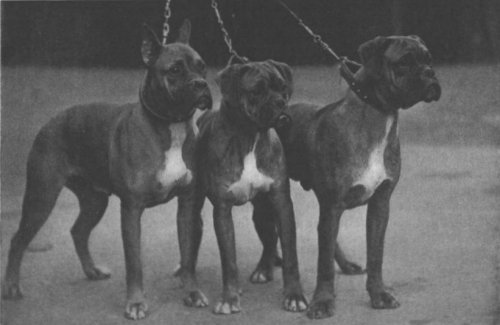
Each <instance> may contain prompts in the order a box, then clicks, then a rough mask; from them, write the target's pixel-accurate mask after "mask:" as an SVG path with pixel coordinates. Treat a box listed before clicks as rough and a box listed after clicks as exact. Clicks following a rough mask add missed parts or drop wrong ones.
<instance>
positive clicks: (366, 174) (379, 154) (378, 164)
mask: <svg viewBox="0 0 500 325" xmlns="http://www.w3.org/2000/svg"><path fill="white" fill-rule="evenodd" d="M393 123H394V117H392V116H390V117H389V118H388V119H387V122H386V125H385V134H384V137H383V138H382V140H381V141H380V142H379V143H378V144H376V145H375V147H374V148H373V150H372V152H371V153H370V156H369V159H368V165H367V166H366V168H365V169H364V170H362V171H361V173H360V174H359V176H358V178H356V179H355V181H354V184H353V185H354V186H356V185H363V186H364V187H365V189H366V192H365V197H364V199H368V198H369V197H371V196H372V194H373V192H375V190H376V189H377V187H378V186H379V185H380V184H381V183H382V182H383V181H385V180H386V179H388V176H387V172H386V169H385V164H384V152H385V149H386V147H387V140H388V137H389V132H390V131H391V127H392V124H393Z"/></svg>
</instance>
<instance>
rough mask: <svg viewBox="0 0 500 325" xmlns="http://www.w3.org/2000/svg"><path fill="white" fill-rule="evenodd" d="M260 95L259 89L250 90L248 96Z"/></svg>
mask: <svg viewBox="0 0 500 325" xmlns="http://www.w3.org/2000/svg"><path fill="white" fill-rule="evenodd" d="M261 93H262V90H261V89H260V87H257V88H253V89H252V90H250V94H251V95H253V96H256V97H257V96H259V95H260V94H261Z"/></svg>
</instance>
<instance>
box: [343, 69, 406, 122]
mask: <svg viewBox="0 0 500 325" xmlns="http://www.w3.org/2000/svg"><path fill="white" fill-rule="evenodd" d="M344 78H345V77H344ZM345 79H346V82H347V83H348V85H349V88H350V91H351V92H352V93H353V94H355V95H356V96H357V97H358V98H359V99H360V100H361V101H363V102H365V103H367V104H368V105H369V106H371V107H372V108H374V109H376V110H378V111H379V112H381V113H384V114H391V115H392V114H395V113H396V112H397V110H398V109H399V108H400V107H401V105H400V104H399V100H398V99H397V98H394V96H393V95H392V94H391V93H390V92H389V91H388V89H387V85H386V84H384V83H381V82H379V81H378V80H374V79H373V78H372V77H370V76H369V75H368V74H367V72H366V70H365V68H364V67H361V68H360V69H359V70H358V71H357V72H356V73H355V74H354V75H353V76H352V79H351V78H345Z"/></svg>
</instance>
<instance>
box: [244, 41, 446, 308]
mask: <svg viewBox="0 0 500 325" xmlns="http://www.w3.org/2000/svg"><path fill="white" fill-rule="evenodd" d="M359 55H360V57H361V61H362V64H363V66H362V68H361V69H360V70H359V71H358V72H357V73H356V74H355V76H354V78H353V79H352V80H350V81H349V80H348V81H349V84H350V88H351V89H350V90H349V91H348V93H347V95H346V96H345V98H344V99H342V100H340V101H339V102H336V103H333V104H330V105H327V106H325V107H322V108H319V107H318V106H315V105H310V104H296V105H292V106H291V107H290V108H289V110H288V114H289V115H290V117H291V123H289V124H288V126H287V127H285V128H280V129H278V133H279V136H280V139H281V141H282V144H283V147H284V149H285V156H286V160H287V167H288V172H289V175H290V177H291V178H292V179H295V180H298V181H300V182H301V184H302V186H303V187H304V189H306V190H310V189H312V190H313V191H314V193H315V195H316V197H317V199H318V202H319V208H320V216H319V224H318V244H319V254H318V273H317V283H316V290H315V292H314V296H313V299H312V301H311V303H310V305H309V309H308V312H307V314H308V316H309V317H310V318H325V317H330V316H332V315H333V309H334V266H333V257H334V254H336V253H338V252H337V250H336V238H337V233H338V227H339V221H340V217H341V215H342V213H343V212H344V210H346V209H352V208H355V207H357V206H360V205H364V204H368V210H367V220H366V227H367V229H366V233H367V273H368V278H367V283H366V288H367V290H368V293H369V295H370V299H371V305H372V307H373V308H396V307H398V306H399V303H398V301H397V300H396V299H395V298H394V297H393V296H392V295H391V294H390V293H389V292H388V291H387V290H386V288H385V286H384V282H383V280H382V259H383V249H384V237H385V230H386V226H387V222H388V218H389V200H390V197H391V194H392V191H393V190H394V187H395V186H396V184H397V182H398V179H399V175H400V166H401V157H400V149H399V148H400V147H399V140H398V110H399V109H400V108H402V109H407V108H409V107H411V106H413V105H415V104H416V103H418V102H420V101H424V102H431V101H435V100H438V99H439V97H440V95H441V87H440V85H439V83H438V80H437V79H436V77H435V74H434V70H433V69H432V66H431V55H430V53H429V50H428V49H427V48H426V46H425V45H424V43H423V42H422V40H421V39H420V38H418V37H417V36H408V37H404V36H393V37H377V38H375V39H374V40H371V41H368V42H366V43H364V44H362V45H361V46H360V48H359ZM268 211H269V208H268V207H267V206H265V205H264V204H263V203H261V202H256V204H255V210H254V214H255V216H254V220H256V221H257V222H255V226H256V228H257V231H258V232H259V233H266V234H267V237H266V238H264V239H263V240H262V242H263V244H264V251H268V252H272V251H274V249H275V243H276V237H277V235H276V233H275V232H274V231H273V230H274V229H275V227H272V226H269V223H270V220H273V219H272V218H269V212H268ZM259 220H266V221H265V222H264V221H259ZM266 223H267V224H266Z"/></svg>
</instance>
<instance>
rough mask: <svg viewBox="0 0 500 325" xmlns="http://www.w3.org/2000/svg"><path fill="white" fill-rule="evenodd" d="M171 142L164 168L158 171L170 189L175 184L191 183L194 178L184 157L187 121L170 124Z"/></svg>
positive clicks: (159, 179) (159, 178)
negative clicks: (183, 147) (183, 148)
mask: <svg viewBox="0 0 500 325" xmlns="http://www.w3.org/2000/svg"><path fill="white" fill-rule="evenodd" d="M169 129H170V135H171V140H170V141H171V144H170V148H169V149H168V150H167V151H165V162H164V164H163V168H162V169H160V170H159V171H158V174H157V179H158V181H159V182H160V183H161V184H162V185H163V186H164V187H165V188H168V189H171V188H172V187H174V186H175V185H185V184H189V183H190V182H191V179H192V175H191V171H190V170H189V169H188V168H187V167H186V164H185V162H184V160H183V159H182V146H183V144H184V141H185V140H186V133H187V132H186V129H187V123H186V122H181V123H173V124H170V125H169Z"/></svg>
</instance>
